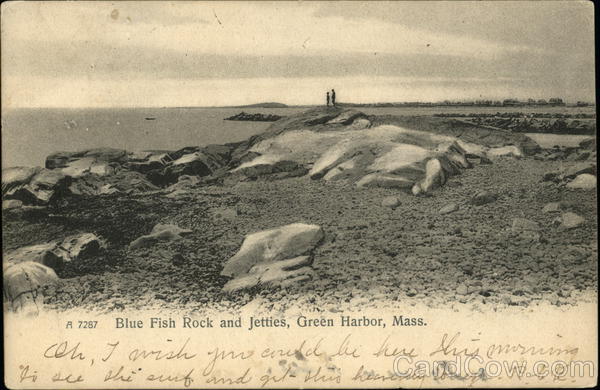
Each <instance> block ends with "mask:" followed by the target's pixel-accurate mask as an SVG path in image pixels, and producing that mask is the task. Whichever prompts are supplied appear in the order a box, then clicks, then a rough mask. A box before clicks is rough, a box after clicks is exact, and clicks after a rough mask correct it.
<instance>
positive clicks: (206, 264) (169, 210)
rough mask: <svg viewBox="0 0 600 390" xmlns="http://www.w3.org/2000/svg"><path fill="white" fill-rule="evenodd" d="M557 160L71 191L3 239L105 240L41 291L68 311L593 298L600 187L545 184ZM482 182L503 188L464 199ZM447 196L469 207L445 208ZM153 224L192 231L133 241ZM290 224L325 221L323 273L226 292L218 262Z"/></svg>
mask: <svg viewBox="0 0 600 390" xmlns="http://www.w3.org/2000/svg"><path fill="white" fill-rule="evenodd" d="M561 164H567V163H564V162H563V163H561V162H547V161H538V160H533V159H530V158H527V159H521V160H516V159H510V158H507V159H500V160H496V161H495V162H494V164H493V165H476V166H475V167H474V168H473V169H469V170H466V171H464V172H463V174H462V175H459V176H455V177H452V178H451V179H450V180H449V182H448V183H447V184H446V185H445V186H444V187H442V188H441V189H439V190H437V191H436V192H435V193H434V194H433V196H431V197H427V198H417V197H414V196H412V195H409V194H404V193H401V192H398V191H397V190H392V189H356V188H355V187H353V186H351V185H347V184H343V183H326V182H324V181H312V180H310V179H309V178H308V177H303V178H294V179H285V180H279V181H264V180H258V181H254V182H240V183H238V184H236V185H234V186H230V187H229V186H211V187H198V188H197V189H196V190H195V191H194V192H192V193H190V194H189V196H186V197H183V198H180V199H169V198H166V197H164V196H163V195H161V194H154V195H144V196H139V195H138V196H124V195H114V196H104V197H94V198H88V199H79V200H76V199H72V200H69V201H68V202H65V203H63V204H61V205H60V206H59V207H58V208H55V209H47V210H36V211H28V212H26V213H25V214H23V215H21V216H20V217H18V216H17V215H16V214H10V213H7V214H6V215H4V216H3V227H4V229H3V233H2V236H3V251H6V250H10V249H13V248H18V247H20V246H24V245H29V244H34V243H39V242H44V241H46V240H50V239H54V238H57V237H60V236H66V235H67V234H71V233H75V232H93V233H96V234H99V235H101V236H102V237H104V238H106V239H107V241H108V244H109V246H108V250H107V251H106V253H105V254H103V255H102V256H98V257H94V258H91V259H85V260H83V261H80V262H78V263H77V264H67V265H66V266H64V268H63V269H60V270H58V272H57V273H58V275H59V276H60V277H61V278H64V279H62V280H61V283H60V284H59V285H58V286H56V287H49V288H48V290H47V291H46V297H45V303H46V304H47V305H48V307H49V308H53V309H59V310H66V309H73V308H83V309H90V310H94V311H101V312H113V311H115V310H117V311H118V310H123V309H132V310H135V309H149V308H157V309H160V308H168V309H169V310H173V309H176V310H186V311H190V312H195V311H204V310H209V309H210V310H213V309H215V308H217V309H223V310H236V309H237V308H239V307H241V306H242V305H245V304H247V303H248V302H250V301H252V300H253V299H258V300H261V301H262V302H265V304H266V307H267V308H268V309H272V310H281V311H283V310H286V309H288V308H289V307H290V306H293V305H297V306H305V307H308V308H309V310H314V311H323V312H338V311H344V310H361V309H362V308H369V307H375V306H382V305H386V304H391V305H394V304H402V305H415V304H417V303H418V304H425V305H427V306H429V307H432V308H435V307H465V305H466V307H469V308H470V309H473V310H482V311H486V310H502V308H506V307H507V306H522V307H530V308H531V307H535V306H536V305H538V304H548V303H549V304H552V305H571V304H575V303H577V302H583V301H590V300H591V301H594V300H595V299H596V291H597V287H598V280H597V256H598V246H597V239H596V235H597V206H596V191H582V190H569V189H566V188H564V187H562V188H561V187H558V186H557V185H556V184H553V183H542V182H541V178H542V176H543V173H544V172H548V171H553V170H556V169H558V167H559V166H560V165H561ZM481 190H487V191H490V192H494V193H497V194H498V195H499V199H498V200H497V201H496V202H494V203H490V204H487V205H483V206H473V205H469V204H468V203H467V202H468V200H469V199H470V198H471V197H472V196H473V195H474V194H475V193H477V192H478V191H481ZM390 195H394V196H398V197H399V199H400V202H401V204H400V205H399V206H398V207H397V208H396V209H395V210H392V209H390V208H388V207H384V206H382V205H381V201H382V199H383V198H384V197H386V196H390ZM553 201H562V202H566V203H568V204H569V210H571V211H574V212H576V213H577V214H579V215H582V216H584V217H585V218H586V222H585V223H584V224H583V225H582V226H580V227H578V228H575V229H572V230H568V231H563V230H561V229H559V228H558V227H556V226H554V225H553V224H552V220H553V219H554V218H556V216H557V214H552V213H542V211H541V210H542V208H543V206H544V205H545V204H546V203H547V202H553ZM451 202H454V203H457V204H459V206H460V209H459V210H458V211H456V212H454V213H451V214H446V215H440V214H439V213H438V210H439V209H440V208H442V207H443V206H445V205H447V204H448V203H451ZM513 218H527V219H530V220H532V221H536V222H538V223H539V224H540V226H541V228H542V232H541V233H542V238H541V239H540V240H539V241H538V242H532V241H531V240H529V239H527V238H520V237H519V236H518V235H517V234H515V233H512V232H511V231H510V226H511V224H512V220H513ZM158 222H163V223H164V222H167V223H169V222H170V223H176V224H178V225H179V226H180V227H183V228H189V229H192V230H193V233H192V234H191V235H189V236H187V237H185V238H183V239H181V240H179V241H175V242H171V243H159V244H157V245H155V246H153V247H152V248H148V249H140V250H137V251H129V250H128V249H127V246H128V244H129V243H130V242H131V241H133V240H134V239H135V238H137V237H139V236H140V235H142V234H147V233H148V232H150V230H151V229H152V227H153V226H154V225H155V224H156V223H158ZM293 222H306V223H314V224H318V225H321V226H322V227H323V229H324V231H325V239H324V241H323V243H322V245H321V246H319V247H318V248H317V250H316V251H315V259H314V267H315V269H316V274H317V275H318V277H317V278H316V279H314V280H312V281H310V282H305V283H302V284H301V285H298V286H294V287H291V288H288V289H287V290H271V291H269V290H263V291H248V292H243V293H239V294H236V295H232V296H228V295H225V294H223V293H221V291H220V290H221V287H222V286H223V284H224V283H225V282H226V281H227V279H226V278H223V277H221V276H219V273H220V271H221V269H222V264H223V263H224V262H225V261H226V260H227V259H229V258H230V257H231V256H232V255H233V254H235V253H236V251H237V250H238V249H239V247H240V245H241V243H242V241H243V239H244V236H245V235H246V234H248V233H251V232H256V231H259V230H263V229H268V228H273V227H276V226H280V225H284V224H288V223H293Z"/></svg>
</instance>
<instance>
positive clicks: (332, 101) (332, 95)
mask: <svg viewBox="0 0 600 390" xmlns="http://www.w3.org/2000/svg"><path fill="white" fill-rule="evenodd" d="M331 105H332V106H334V107H335V89H332V90H331Z"/></svg>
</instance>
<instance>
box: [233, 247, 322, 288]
mask: <svg viewBox="0 0 600 390" xmlns="http://www.w3.org/2000/svg"><path fill="white" fill-rule="evenodd" d="M310 264H311V259H310V257H309V256H299V257H295V258H293V259H287V260H281V261H274V262H271V263H260V264H257V265H255V266H253V267H252V268H251V269H250V271H248V274H247V275H243V276H240V277H238V278H235V279H233V280H230V281H229V282H227V284H225V286H224V287H223V291H224V292H235V291H240V290H245V289H249V288H253V287H275V286H280V287H286V286H289V285H291V284H295V283H299V282H303V281H306V280H310V279H312V278H313V274H314V270H313V269H312V268H311V267H309V265H310Z"/></svg>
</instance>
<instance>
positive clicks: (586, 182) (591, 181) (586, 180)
mask: <svg viewBox="0 0 600 390" xmlns="http://www.w3.org/2000/svg"><path fill="white" fill-rule="evenodd" d="M566 187H567V188H573V189H580V190H593V189H595V188H596V176H594V175H590V174H589V173H583V174H581V175H578V176H577V177H576V178H575V179H573V180H572V181H570V182H569V183H567V185H566Z"/></svg>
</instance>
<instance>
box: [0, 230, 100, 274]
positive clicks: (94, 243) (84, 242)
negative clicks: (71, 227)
mask: <svg viewBox="0 0 600 390" xmlns="http://www.w3.org/2000/svg"><path fill="white" fill-rule="evenodd" d="M105 247H106V244H105V243H104V241H103V240H102V239H100V238H99V237H98V236H96V235H95V234H93V233H82V234H76V235H72V236H69V237H66V238H64V239H62V240H54V241H51V242H47V243H42V244H36V245H30V246H26V247H22V248H18V249H16V250H14V251H11V252H9V253H7V254H6V255H4V262H5V263H8V264H18V263H23V262H34V263H39V264H43V265H45V266H47V267H50V268H52V269H57V268H58V267H60V266H61V265H62V264H64V263H68V262H72V261H77V260H79V259H82V258H86V257H89V256H92V255H95V254H97V253H98V252H100V251H102V250H103V249H104V248H105Z"/></svg>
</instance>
